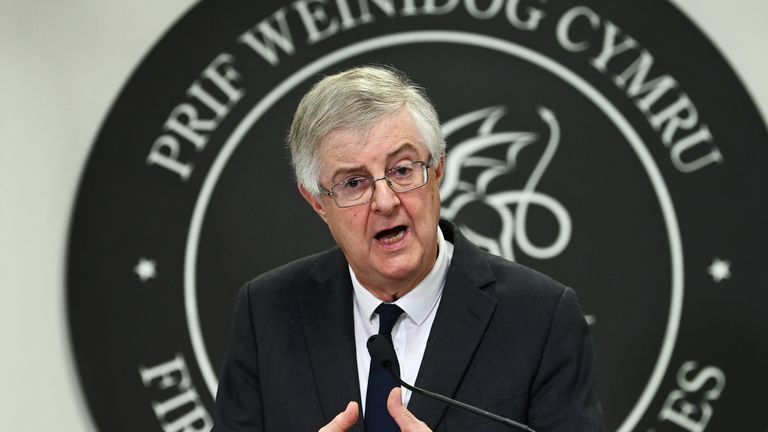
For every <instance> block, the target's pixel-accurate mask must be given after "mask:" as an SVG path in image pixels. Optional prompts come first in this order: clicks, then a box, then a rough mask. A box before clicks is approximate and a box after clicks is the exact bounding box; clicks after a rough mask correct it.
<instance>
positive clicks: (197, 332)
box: [184, 30, 683, 432]
mask: <svg viewBox="0 0 768 432" xmlns="http://www.w3.org/2000/svg"><path fill="white" fill-rule="evenodd" d="M430 42H439V43H455V44H459V45H473V46H478V47H481V48H486V49H492V50H496V51H500V52H502V53H505V54H509V55H512V56H516V57H518V58H522V59H524V60H527V61H529V62H531V63H533V64H535V65H537V66H539V67H541V68H543V69H546V70H548V71H549V72H551V73H553V74H554V75H556V76H559V77H560V78H561V79H563V80H564V81H566V82H567V83H569V84H570V85H572V86H573V87H574V88H576V89H577V90H579V91H580V92H581V93H582V94H583V95H584V96H586V97H587V98H588V99H590V100H591V101H592V102H593V103H594V104H595V105H596V106H597V107H598V108H600V109H601V110H602V111H603V114H605V115H606V116H607V117H608V118H610V119H611V120H612V121H613V122H614V124H615V125H616V126H617V128H618V129H619V131H621V133H622V134H623V135H624V136H625V138H627V140H628V141H629V143H630V145H631V146H632V148H633V150H634V151H635V153H636V154H637V156H638V158H639V159H640V162H641V163H642V164H643V167H644V168H645V170H646V172H647V173H648V176H649V177H650V179H651V184H652V185H653V187H654V190H655V191H656V195H657V197H658V199H659V204H660V205H661V210H662V214H663V215H664V222H665V226H666V228H667V233H668V234H669V247H670V252H671V260H672V292H671V299H670V308H669V316H668V321H667V328H666V331H665V335H664V342H663V343H662V347H661V351H660V352H659V356H658V358H657V360H656V366H655V367H654V370H653V373H652V374H651V378H650V379H649V380H648V383H647V384H646V386H645V389H644V390H643V393H642V394H641V396H640V398H639V399H638V401H637V403H636V404H635V407H634V408H633V409H632V411H631V412H630V414H629V416H627V418H626V419H625V420H624V422H623V423H622V424H621V426H619V428H618V429H617V431H616V432H630V431H631V430H632V428H634V427H635V426H636V425H637V423H638V422H639V421H640V418H641V417H642V415H643V414H644V413H645V411H646V410H647V409H648V405H650V403H651V401H652V399H653V397H654V395H655V394H656V391H657V390H658V388H659V385H660V384H661V381H662V379H663V378H664V374H665V373H666V370H667V367H668V366H669V361H670V359H671V357H672V351H673V350H674V346H675V343H676V340H677V333H678V330H679V321H680V316H681V313H682V304H683V252H682V242H681V239H680V232H679V228H678V222H677V216H676V214H675V211H674V207H673V205H672V200H671V198H670V196H669V192H668V191H667V189H666V184H665V183H664V180H663V178H662V176H661V173H660V171H659V169H658V167H657V166H656V163H655V161H654V160H653V157H652V156H651V155H650V153H649V152H648V150H647V149H646V147H645V144H644V143H643V141H642V139H641V138H640V137H639V135H638V134H637V132H635V130H634V129H633V128H632V126H631V125H630V124H629V122H627V121H626V119H625V118H624V117H623V116H622V115H621V113H620V112H619V111H618V110H617V109H616V108H615V107H614V106H613V105H612V104H611V103H610V101H608V100H607V99H606V98H605V97H604V96H603V95H602V94H600V93H599V92H598V91H597V90H596V89H595V88H594V87H593V86H592V85H591V84H589V83H587V82H586V81H585V80H584V79H582V78H581V77H580V76H578V75H576V74H575V73H573V72H571V71H570V70H569V69H567V68H566V67H564V66H562V65H561V64H560V63H557V62H556V61H554V60H552V59H550V58H548V57H545V56H544V55H542V54H540V53H538V52H536V51H533V50H531V49H528V48H525V47H523V46H520V45H517V44H515V43H512V42H509V41H506V40H503V39H498V38H495V37H490V36H485V35H478V34H474V33H468V32H459V31H438V30H422V31H412V32H403V33H395V34H390V35H385V36H378V37H375V38H371V39H368V40H365V41H361V42H358V43H355V44H352V45H348V46H346V47H344V48H341V49H339V50H337V51H334V52H333V53H330V54H328V55H326V56H324V57H321V58H319V59H317V60H315V61H314V62H312V63H310V64H308V65H306V66H304V67H303V68H302V69H300V70H298V71H297V72H295V73H293V74H292V75H291V76H289V77H288V78H287V79H285V80H284V81H282V82H281V83H280V84H279V85H278V86H277V87H275V88H274V89H273V90H272V91H270V92H269V93H268V94H267V95H266V96H265V97H264V98H263V99H261V100H260V101H259V103H258V104H257V105H256V106H254V107H253V108H252V109H251V111H249V112H248V114H247V115H246V116H245V117H243V120H242V121H241V122H240V123H239V124H238V125H237V127H236V128H235V129H234V131H233V132H232V134H231V135H230V136H229V138H228V139H227V141H226V142H225V144H224V146H223V147H222V149H221V151H220V152H219V154H218V155H217V157H216V159H215V161H214V163H213V165H212V166H211V169H210V170H209V171H208V174H207V175H206V178H205V181H204V183H203V186H202V188H201V190H200V195H199V196H198V200H197V202H196V203H195V208H194V211H193V214H192V220H191V223H190V227H189V236H188V237H187V247H186V253H185V259H184V306H185V310H186V315H187V325H188V327H189V333H190V340H191V342H192V348H193V351H194V353H195V357H196V359H197V363H198V366H199V368H200V372H201V374H202V375H203V379H204V380H205V383H206V385H207V386H208V390H209V391H210V393H211V395H215V394H216V389H217V388H218V379H217V377H216V374H215V373H214V371H213V368H212V367H211V362H210V359H209V358H208V353H207V351H206V348H205V342H204V341H203V336H202V331H201V329H200V322H199V319H198V308H197V296H196V295H195V294H196V291H197V288H196V284H195V263H196V262H197V246H198V243H199V240H200V230H201V227H202V222H203V217H204V215H205V213H206V211H207V208H208V203H209V201H210V198H211V194H212V192H213V188H214V186H215V185H216V182H217V181H218V178H219V176H220V174H221V172H222V171H223V169H224V166H225V165H226V163H227V161H228V160H229V158H230V156H231V155H232V153H233V152H234V150H235V149H236V148H237V146H238V145H239V143H240V141H241V140H242V138H243V137H244V136H245V134H246V133H247V131H248V130H249V129H250V128H251V127H252V126H253V125H254V124H255V123H256V121H258V120H259V119H260V118H261V116H262V115H263V114H264V113H265V112H266V111H267V110H268V109H269V108H270V107H271V106H272V105H273V104H275V103H276V102H277V101H278V100H279V99H280V98H282V97H283V96H284V95H285V94H286V93H288V92H289V91H291V90H292V89H293V88H295V87H296V86H298V85H299V84H301V83H302V82H304V81H305V80H307V79H309V78H311V77H312V76H314V75H316V74H317V73H319V72H320V71H322V70H323V69H326V68H327V67H329V66H332V65H334V64H336V63H339V62H340V61H343V60H346V59H348V58H350V57H353V56H355V55H359V54H363V53H365V52H367V51H372V50H375V49H381V48H386V47H391V46H396V45H411V44H416V43H430Z"/></svg>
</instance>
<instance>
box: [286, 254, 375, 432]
mask: <svg viewBox="0 0 768 432" xmlns="http://www.w3.org/2000/svg"><path fill="white" fill-rule="evenodd" d="M309 278H310V280H311V281H312V282H313V283H311V284H309V286H308V287H307V289H305V290H304V293H303V295H302V296H301V297H300V299H299V302H300V310H301V318H302V324H303V327H304V335H305V339H306V343H307V349H308V351H309V357H310V361H311V363H312V371H313V374H314V377H315V384H316V386H317V392H318V396H319V398H320V404H321V407H322V411H323V415H324V416H325V421H326V423H327V422H329V421H331V420H332V419H333V418H334V417H335V416H336V415H337V414H338V413H340V412H341V411H342V410H344V408H345V407H346V406H347V403H349V401H357V402H358V403H360V389H359V387H360V385H359V380H358V376H357V361H356V354H355V330H354V321H353V316H352V313H353V308H352V282H351V281H350V279H349V272H348V271H347V264H346V260H345V259H344V257H343V254H342V253H341V251H340V250H338V249H337V250H336V251H335V252H333V253H331V254H329V255H326V256H324V257H323V258H322V259H320V260H318V262H317V263H316V264H315V266H314V267H313V269H312V270H311V271H310V274H309ZM307 390H308V391H309V389H307ZM351 431H356V432H362V431H363V422H362V416H361V421H358V422H357V424H356V425H355V426H354V427H353V428H352V429H351Z"/></svg>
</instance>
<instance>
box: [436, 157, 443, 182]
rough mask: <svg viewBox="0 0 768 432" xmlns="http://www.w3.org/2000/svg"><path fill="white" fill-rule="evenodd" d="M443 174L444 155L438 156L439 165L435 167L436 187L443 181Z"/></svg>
mask: <svg viewBox="0 0 768 432" xmlns="http://www.w3.org/2000/svg"><path fill="white" fill-rule="evenodd" d="M443 174H445V154H443V155H442V156H440V163H439V164H437V166H436V167H435V180H436V181H437V185H438V186H440V183H442V181H443Z"/></svg>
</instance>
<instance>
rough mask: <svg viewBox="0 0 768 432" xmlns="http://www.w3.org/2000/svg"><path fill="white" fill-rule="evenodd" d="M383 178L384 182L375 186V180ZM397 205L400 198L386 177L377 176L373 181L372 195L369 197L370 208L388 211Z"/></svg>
mask: <svg viewBox="0 0 768 432" xmlns="http://www.w3.org/2000/svg"><path fill="white" fill-rule="evenodd" d="M379 180H383V181H384V183H385V184H383V185H379V186H376V182H378V181H379ZM398 205H400V198H399V197H398V196H397V194H396V193H395V191H393V190H392V188H390V187H389V183H387V179H385V178H383V177H382V178H378V179H376V180H374V183H373V197H372V198H371V208H372V209H373V210H374V211H377V212H379V213H384V214H387V213H390V212H392V210H394V209H395V208H396V207H397V206H398Z"/></svg>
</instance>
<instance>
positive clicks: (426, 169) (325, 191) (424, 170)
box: [318, 161, 432, 208]
mask: <svg viewBox="0 0 768 432" xmlns="http://www.w3.org/2000/svg"><path fill="white" fill-rule="evenodd" d="M414 165H421V169H422V174H423V175H424V182H423V183H421V184H420V185H418V186H414V187H412V188H410V189H407V190H403V191H396V190H395V189H394V188H393V187H392V182H391V181H390V180H389V176H390V174H391V173H393V172H394V171H395V170H396V169H398V168H402V167H404V166H414ZM430 166H432V162H431V161H428V162H424V161H415V162H411V163H407V164H402V165H398V166H395V167H392V168H390V169H388V170H387V171H386V172H385V173H384V175H383V176H381V177H379V178H376V177H374V176H358V177H362V178H366V179H368V180H370V182H371V186H370V188H369V190H370V191H371V192H370V195H369V196H368V199H366V200H364V201H360V202H359V203H354V204H350V205H340V204H339V202H338V201H336V193H335V192H333V189H334V188H336V187H337V186H339V185H341V184H343V183H344V182H346V181H347V180H342V181H340V182H338V183H336V184H335V185H333V186H331V189H330V190H329V189H326V188H324V187H322V186H319V185H318V187H319V188H320V192H321V193H322V194H323V195H328V196H329V197H331V199H332V200H333V203H334V204H336V207H338V208H350V207H357V206H359V205H363V204H368V203H369V202H371V199H372V198H373V195H374V194H375V193H376V182H378V181H379V180H385V183H386V184H387V186H389V189H390V190H391V191H392V192H394V193H396V194H398V195H399V194H401V193H407V192H411V191H414V190H416V189H418V188H420V187H423V186H424V185H425V184H427V183H429V168H430ZM366 193H368V190H366V191H365V192H363V195H365V194H366Z"/></svg>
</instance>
